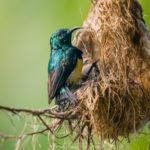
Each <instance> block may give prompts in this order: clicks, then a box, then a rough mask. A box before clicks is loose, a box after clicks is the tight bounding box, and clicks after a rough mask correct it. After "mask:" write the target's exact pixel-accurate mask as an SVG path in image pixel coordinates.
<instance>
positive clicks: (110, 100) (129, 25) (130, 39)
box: [74, 0, 150, 139]
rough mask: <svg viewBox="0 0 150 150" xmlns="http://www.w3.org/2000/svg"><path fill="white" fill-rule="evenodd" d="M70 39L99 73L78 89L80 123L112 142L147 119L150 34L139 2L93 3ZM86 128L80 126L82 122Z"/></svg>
mask: <svg viewBox="0 0 150 150" xmlns="http://www.w3.org/2000/svg"><path fill="white" fill-rule="evenodd" d="M83 27H84V29H83V30H80V31H79V32H78V33H77V34H76V36H75V39H74V45H76V46H77V47H78V48H79V49H81V50H82V51H83V58H84V60H85V59H87V60H88V62H94V61H96V60H99V61H98V62H97V65H98V68H99V74H98V75H97V76H96V77H95V78H94V79H93V80H92V79H89V80H88V81H87V82H86V84H84V85H83V86H82V87H81V88H79V89H78V90H77V91H76V93H75V94H76V97H77V99H78V100H79V102H80V105H79V109H77V110H78V111H79V113H80V115H81V116H82V123H83V122H85V123H87V124H88V125H89V126H90V127H91V130H92V132H91V133H92V134H94V135H98V136H101V137H102V138H113V139H116V138H117V137H118V136H125V137H126V136H128V135H129V134H130V133H133V132H135V131H136V130H137V129H139V128H140V127H142V126H143V125H145V123H146V122H147V121H148V120H150V34H149V32H148V29H147V27H146V25H145V22H144V20H143V15H142V8H141V6H140V4H139V3H138V1H137V0H95V1H94V0H93V4H92V6H91V9H90V11H89V14H88V17H87V18H86V19H85V21H84V23H83ZM83 124H84V123H83Z"/></svg>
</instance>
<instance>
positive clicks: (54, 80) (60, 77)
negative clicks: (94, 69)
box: [47, 57, 77, 104]
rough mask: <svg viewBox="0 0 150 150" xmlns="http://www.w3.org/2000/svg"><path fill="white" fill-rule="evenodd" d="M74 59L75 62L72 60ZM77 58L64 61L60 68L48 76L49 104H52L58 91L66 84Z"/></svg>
mask: <svg viewBox="0 0 150 150" xmlns="http://www.w3.org/2000/svg"><path fill="white" fill-rule="evenodd" d="M71 59H73V60H71ZM76 59H77V57H74V58H72V57H67V58H65V59H63V60H62V62H61V64H60V65H59V67H57V68H55V69H53V70H52V71H51V72H50V73H49V75H48V81H47V86H48V102H49V104H50V103H51V101H52V99H53V98H54V97H55V95H56V93H57V91H58V90H59V89H60V88H61V87H62V86H63V85H64V84H65V82H66V80H67V78H68V76H69V75H70V74H71V72H72V71H73V69H74V67H75V65H76Z"/></svg>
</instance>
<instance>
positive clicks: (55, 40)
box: [50, 27, 81, 49]
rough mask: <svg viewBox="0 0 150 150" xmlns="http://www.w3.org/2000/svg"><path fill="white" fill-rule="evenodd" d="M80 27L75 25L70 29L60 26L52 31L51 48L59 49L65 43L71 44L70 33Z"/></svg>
mask: <svg viewBox="0 0 150 150" xmlns="http://www.w3.org/2000/svg"><path fill="white" fill-rule="evenodd" d="M77 29H81V27H75V28H72V29H66V28H62V29H59V30H57V31H56V32H54V33H53V34H52V36H51V38H50V45H51V48H52V49H59V48H62V47H63V46H65V45H71V35H72V33H73V31H75V30H77Z"/></svg>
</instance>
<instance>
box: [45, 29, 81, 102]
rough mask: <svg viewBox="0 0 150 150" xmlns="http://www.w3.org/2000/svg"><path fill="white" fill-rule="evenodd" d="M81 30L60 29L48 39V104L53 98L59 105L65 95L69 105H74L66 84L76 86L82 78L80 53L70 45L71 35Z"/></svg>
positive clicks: (74, 100)
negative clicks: (49, 48)
mask: <svg viewBox="0 0 150 150" xmlns="http://www.w3.org/2000/svg"><path fill="white" fill-rule="evenodd" d="M77 29H81V27H75V28H72V29H66V28H62V29H59V30H57V31H56V32H54V33H53V34H52V36H51V38H50V47H51V50H50V58H49V63H48V81H47V86H48V102H49V104H50V103H51V101H52V100H53V98H55V104H56V105H59V104H60V103H61V101H62V100H63V99H62V98H61V95H65V97H66V98H67V99H69V100H70V102H71V103H76V98H75V96H74V95H73V94H72V92H71V91H70V90H69V89H68V87H67V85H68V84H72V85H73V84H76V82H78V80H79V79H81V78H82V66H83V59H82V51H81V50H80V49H78V48H77V47H75V46H73V45H72V43H71V37H72V33H73V32H74V31H75V30H77Z"/></svg>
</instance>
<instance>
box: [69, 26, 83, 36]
mask: <svg viewBox="0 0 150 150" xmlns="http://www.w3.org/2000/svg"><path fill="white" fill-rule="evenodd" d="M78 29H83V27H74V28H72V29H70V30H69V31H68V34H70V35H71V34H72V32H74V31H75V30H78Z"/></svg>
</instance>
